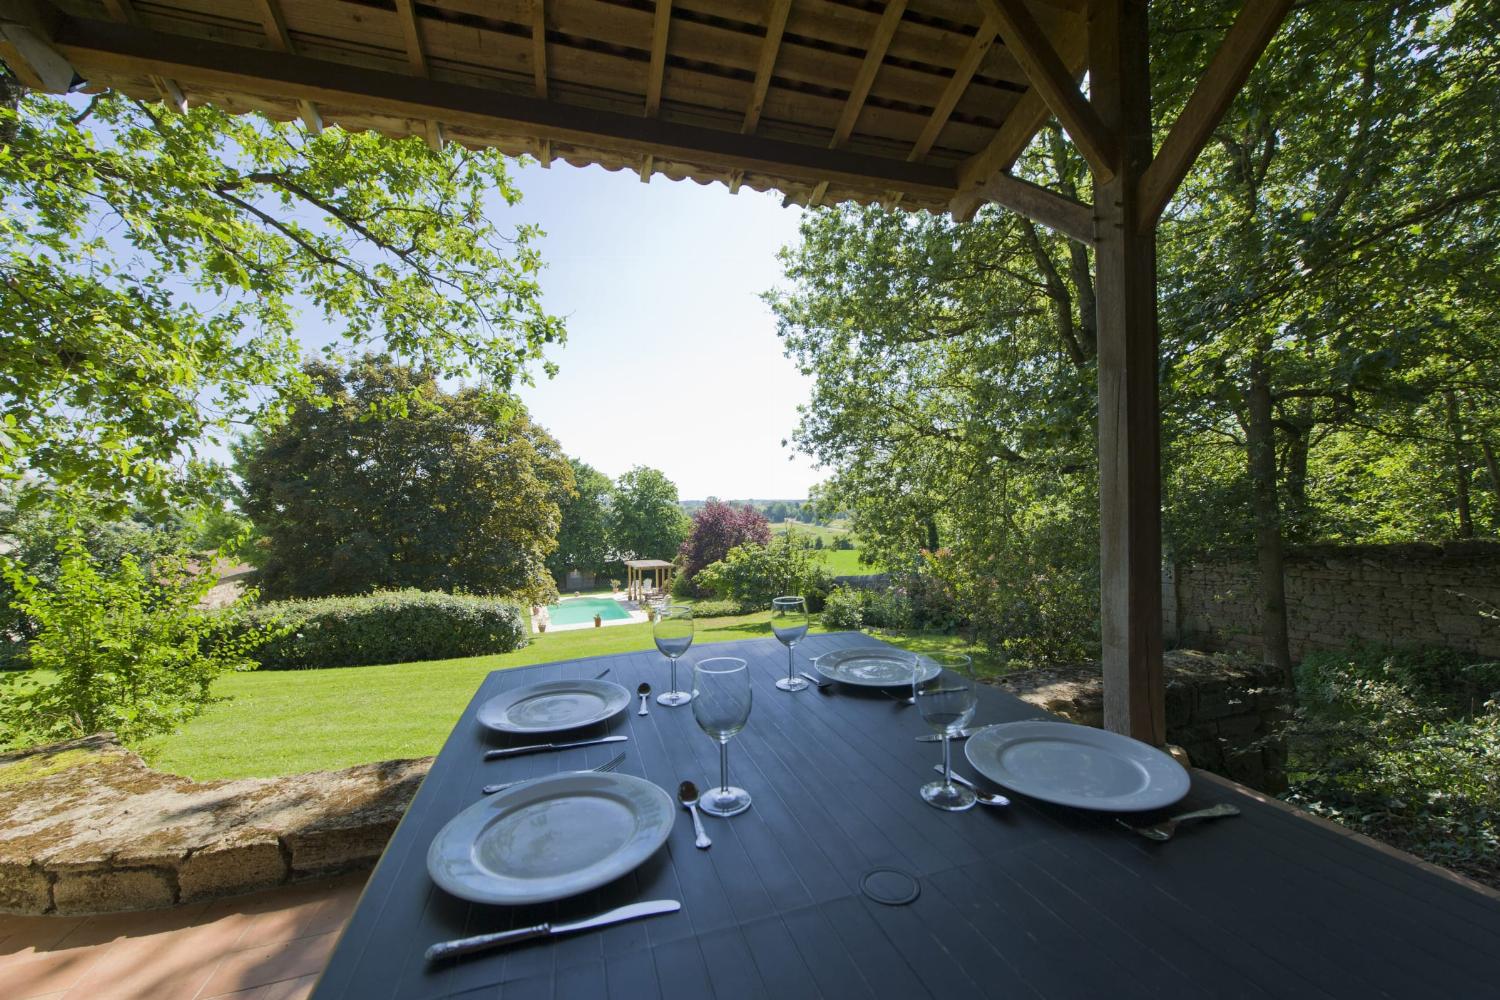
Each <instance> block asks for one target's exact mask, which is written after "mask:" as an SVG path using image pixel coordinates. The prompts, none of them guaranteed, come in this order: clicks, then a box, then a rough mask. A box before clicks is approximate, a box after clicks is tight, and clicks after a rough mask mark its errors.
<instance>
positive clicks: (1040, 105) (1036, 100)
mask: <svg viewBox="0 0 1500 1000" xmlns="http://www.w3.org/2000/svg"><path fill="white" fill-rule="evenodd" d="M1058 55H1060V56H1061V57H1062V60H1063V63H1064V64H1065V65H1066V66H1067V67H1068V70H1069V72H1071V73H1072V74H1073V79H1074V80H1075V81H1076V80H1078V79H1080V78H1082V76H1083V69H1084V66H1085V64H1086V62H1087V59H1088V46H1087V38H1086V36H1085V34H1084V32H1082V31H1077V32H1073V33H1070V34H1068V35H1065V36H1063V38H1062V39H1061V40H1060V42H1059V45H1058ZM1051 117H1052V112H1051V110H1050V109H1049V108H1048V107H1047V102H1046V101H1044V100H1042V97H1041V94H1039V93H1037V89H1036V88H1035V87H1032V88H1031V89H1030V90H1028V91H1027V92H1026V93H1025V95H1024V96H1022V98H1021V99H1020V100H1019V101H1017V102H1016V106H1015V107H1014V108H1012V109H1011V112H1010V114H1009V115H1008V116H1007V117H1006V119H1005V122H1004V124H1002V125H1001V126H1000V129H999V131H997V132H996V133H995V136H994V138H993V139H991V140H990V143H989V145H988V146H986V147H985V148H984V149H982V150H980V151H979V152H977V153H975V154H974V155H973V156H971V157H969V158H968V159H967V160H965V161H964V162H962V163H960V164H959V165H958V188H959V191H960V192H962V191H964V190H967V189H969V188H974V187H978V186H979V185H981V184H983V183H984V182H985V181H987V180H989V179H990V178H991V177H993V176H995V175H996V174H1001V173H1008V172H1009V171H1010V168H1011V167H1013V166H1015V163H1016V160H1017V159H1019V158H1020V156H1021V152H1022V151H1023V150H1025V148H1026V147H1027V146H1028V145H1029V144H1030V143H1031V140H1032V138H1033V137H1035V135H1036V134H1037V133H1038V132H1040V131H1041V129H1042V126H1043V125H1045V124H1047V119H1049V118H1051ZM975 207H976V208H977V207H978V206H977V205H975ZM955 218H958V217H957V216H955ZM958 221H960V222H966V221H968V220H967V219H962V218H959V219H958Z"/></svg>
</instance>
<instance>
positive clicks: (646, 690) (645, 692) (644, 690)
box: [635, 681, 651, 715]
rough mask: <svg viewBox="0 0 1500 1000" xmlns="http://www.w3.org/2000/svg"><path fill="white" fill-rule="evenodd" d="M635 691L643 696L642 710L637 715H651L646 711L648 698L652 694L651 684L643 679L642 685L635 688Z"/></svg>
mask: <svg viewBox="0 0 1500 1000" xmlns="http://www.w3.org/2000/svg"><path fill="white" fill-rule="evenodd" d="M635 693H636V694H638V695H640V696H641V710H640V711H639V712H637V713H635V714H636V715H650V714H651V713H649V712H647V711H646V699H647V698H648V697H649V696H650V695H651V685H650V684H647V683H646V682H645V681H641V686H640V687H638V688H636V689H635Z"/></svg>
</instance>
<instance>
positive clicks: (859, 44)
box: [0, 0, 1291, 744]
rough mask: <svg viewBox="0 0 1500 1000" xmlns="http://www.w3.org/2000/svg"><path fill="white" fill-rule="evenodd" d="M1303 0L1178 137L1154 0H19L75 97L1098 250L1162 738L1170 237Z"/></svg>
mask: <svg viewBox="0 0 1500 1000" xmlns="http://www.w3.org/2000/svg"><path fill="white" fill-rule="evenodd" d="M1290 6H1291V0H1245V2H1244V4H1243V7H1242V9H1241V10H1240V13H1239V15H1238V17H1237V18H1236V19H1235V21H1234V23H1233V25H1232V26H1231V27H1230V28H1229V31H1228V33H1227V35H1226V37H1225V38H1224V40H1223V42H1222V44H1221V45H1220V47H1219V49H1218V51H1217V53H1216V54H1215V55H1214V56H1213V58H1212V59H1211V60H1210V62H1209V63H1208V65H1207V66H1206V67H1205V68H1204V69H1203V71H1202V74H1201V77H1200V79H1199V80H1198V81H1197V84H1196V89H1195V90H1194V92H1193V94H1192V97H1191V98H1190V100H1189V101H1188V103H1187V105H1186V107H1185V108H1184V110H1183V112H1182V114H1181V115H1180V116H1179V117H1178V119H1177V120H1176V121H1175V122H1173V123H1172V124H1171V127H1170V129H1169V130H1168V132H1167V135H1166V138H1165V140H1164V141H1163V142H1162V144H1161V146H1160V148H1159V149H1153V141H1152V121H1151V113H1150V66H1149V65H1148V63H1149V56H1148V41H1149V33H1148V32H1149V28H1148V23H1147V21H1148V10H1147V8H1148V3H1147V0H0V38H3V44H0V55H3V57H4V58H5V60H6V62H7V63H8V64H9V65H10V66H12V67H13V68H14V69H15V70H16V72H17V73H18V74H19V75H20V76H21V77H22V80H23V82H25V83H27V84H28V85H31V86H33V87H43V88H46V89H49V90H53V91H62V90H67V89H69V88H74V87H77V86H80V85H86V86H88V87H90V88H97V87H114V88H118V89H120V90H122V91H124V92H126V93H129V94H132V95H135V96H137V97H143V98H156V97H160V98H162V99H164V100H165V101H167V103H169V104H171V105H175V106H177V107H185V106H187V105H189V104H196V103H199V102H211V103H214V104H217V105H219V106H221V107H224V108H226V109H229V110H232V111H251V110H255V111H262V112H265V113H267V114H269V115H271V116H274V117H277V118H282V119H291V118H294V117H300V118H301V119H302V120H303V121H304V122H306V123H307V125H308V127H309V128H312V129H315V130H316V129H319V128H322V127H323V126H324V125H325V124H330V125H331V124H336V125H339V126H340V127H343V128H347V129H378V130H380V131H382V132H386V133H389V134H392V135H420V136H423V137H425V138H426V140H427V141H428V142H429V143H432V144H433V145H435V146H436V145H441V144H442V143H444V142H460V143H463V144H465V145H471V146H493V147H496V148H498V149H501V150H503V151H505V152H507V153H512V154H521V153H527V154H530V155H532V156H535V157H536V158H538V159H539V160H541V162H542V163H543V164H550V163H551V161H552V160H554V159H563V160H566V161H567V162H569V163H574V164H600V165H603V166H605V167H607V168H610V169H622V168H624V169H630V170H635V171H638V172H639V173H640V176H641V179H642V180H643V181H644V180H649V179H650V178H651V177H652V176H654V175H656V174H661V175H664V176H667V177H670V178H673V179H681V178H691V179H693V180H695V181H698V182H700V183H707V182H709V181H714V180H717V181H722V182H723V183H724V184H726V185H727V186H728V188H729V189H730V190H731V191H735V190H738V189H739V188H740V187H741V186H748V187H750V188H753V189H755V190H771V189H775V190H778V191H781V192H782V193H783V194H784V195H785V196H786V199H787V200H788V202H792V203H796V204H800V205H808V206H813V205H828V204H833V203H836V202H841V201H856V202H861V203H874V202H878V203H881V204H885V205H888V206H900V207H903V208H909V209H926V210H931V211H951V212H953V213H954V215H955V216H957V217H959V218H961V219H963V218H968V217H970V216H971V215H972V214H973V212H974V211H975V210H976V209H977V207H978V206H979V205H980V204H982V203H983V202H986V201H992V202H997V203H999V204H1001V205H1004V206H1006V207H1008V208H1010V209H1013V210H1015V211H1018V212H1021V213H1023V214H1025V215H1026V216H1028V217H1030V218H1032V219H1034V220H1036V221H1038V222H1040V223H1043V224H1045V225H1047V226H1049V227H1051V228H1053V229H1055V230H1057V231H1059V232H1061V233H1063V234H1065V235H1066V236H1068V237H1070V238H1072V239H1074V240H1078V241H1080V242H1083V243H1086V244H1087V245H1089V246H1090V247H1092V248H1093V250H1094V254H1095V261H1096V266H1097V278H1096V297H1097V303H1098V313H1099V315H1098V341H1099V351H1098V366H1099V368H1098V378H1099V460H1100V508H1101V515H1102V516H1101V539H1100V545H1101V557H1102V566H1103V571H1102V575H1103V581H1102V586H1103V593H1102V598H1103V603H1102V608H1103V611H1102V636H1103V659H1104V684H1105V724H1106V725H1107V726H1108V727H1109V728H1111V729H1114V730H1116V731H1119V732H1125V733H1129V734H1131V735H1133V736H1135V737H1137V738H1139V739H1143V740H1146V741H1148V742H1151V743H1156V744H1160V743H1162V742H1163V741H1164V739H1165V707H1164V687H1163V682H1162V668H1161V653H1162V641H1161V525H1160V521H1161V482H1160V480H1161V470H1160V465H1161V463H1160V455H1159V442H1158V423H1159V406H1158V401H1157V385H1156V369H1157V354H1158V344H1157V341H1158V337H1157V325H1156V324H1157V319H1156V223H1157V219H1158V217H1159V216H1160V214H1161V212H1162V210H1163V208H1164V207H1165V206H1166V204H1167V202H1168V200H1169V199H1170V198H1171V197H1172V194H1173V193H1174V192H1175V190H1176V189H1177V186H1178V184H1179V183H1180V182H1181V181H1182V179H1183V177H1184V176H1185V175H1186V174H1187V172H1188V170H1189V168H1190V167H1191V166H1192V163H1193V161H1194V160H1195V158H1196V157H1197V155H1198V153H1199V152H1200V151H1201V149H1202V148H1203V146H1204V144H1205V143H1206V142H1207V140H1208V137H1209V134H1210V132H1211V130H1212V129H1213V128H1214V126H1215V125H1216V124H1217V123H1218V121H1219V119H1220V117H1221V116H1222V114H1223V113H1224V111H1225V109H1226V108H1227V107H1228V105H1229V102H1230V101H1231V100H1232V99H1233V97H1234V96H1235V94H1236V93H1237V92H1238V91H1239V89H1240V88H1241V87H1242V86H1243V84H1244V81H1245V79H1246V78H1247V77H1248V75H1249V73H1250V71H1251V69H1252V68H1253V66H1254V64H1255V62H1256V60H1257V59H1258V58H1259V56H1260V54H1261V52H1262V51H1263V50H1264V48H1265V46H1266V44H1267V43H1268V42H1269V41H1270V39H1271V37H1272V35H1273V34H1274V33H1275V31H1276V29H1277V27H1278V26H1279V24H1280V23H1281V21H1282V19H1283V18H1284V17H1285V16H1286V13H1287V11H1288V9H1289V8H1290ZM1085 74H1087V79H1088V88H1087V90H1088V92H1087V95H1085V93H1084V91H1083V90H1082V89H1081V87H1080V81H1081V80H1083V78H1084V76H1085ZM1052 117H1056V118H1057V120H1058V121H1059V122H1060V123H1061V125H1062V127H1063V128H1064V129H1065V131H1066V132H1067V134H1068V136H1069V137H1070V138H1071V140H1072V142H1073V143H1074V144H1075V146H1076V147H1077V148H1078V150H1079V151H1080V153H1081V154H1082V155H1083V157H1084V158H1085V159H1086V160H1087V162H1088V164H1089V167H1090V170H1091V171H1092V174H1093V180H1094V203H1093V204H1092V205H1087V204H1083V203H1081V202H1079V201H1076V200H1073V199H1071V198H1068V197H1065V196H1064V195H1062V194H1060V193H1058V192H1056V191H1052V190H1049V189H1047V188H1044V187H1040V186H1037V185H1035V184H1031V183H1028V182H1026V181H1024V180H1022V179H1020V178H1017V177H1014V176H1012V175H1011V173H1010V170H1011V167H1012V166H1013V165H1014V164H1015V162H1016V160H1017V158H1018V157H1019V156H1020V154H1021V152H1022V150H1023V149H1024V148H1025V147H1026V146H1027V144H1028V143H1029V142H1030V141H1031V139H1032V137H1033V136H1034V135H1035V134H1036V133H1037V131H1038V130H1039V129H1040V128H1041V127H1042V126H1043V124H1045V123H1046V122H1047V121H1048V120H1049V119H1050V118H1052Z"/></svg>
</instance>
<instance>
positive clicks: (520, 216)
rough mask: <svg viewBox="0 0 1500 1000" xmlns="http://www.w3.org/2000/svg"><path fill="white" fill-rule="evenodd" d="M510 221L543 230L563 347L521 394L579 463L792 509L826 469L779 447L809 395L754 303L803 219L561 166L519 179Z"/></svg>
mask: <svg viewBox="0 0 1500 1000" xmlns="http://www.w3.org/2000/svg"><path fill="white" fill-rule="evenodd" d="M514 176H515V178H516V181H517V183H518V185H519V187H520V188H521V191H522V192H523V195H524V198H523V200H522V202H521V204H520V205H519V206H517V207H516V208H515V209H512V210H509V212H508V215H507V216H506V218H505V219H502V220H497V221H501V222H509V223H511V224H514V223H518V222H523V221H524V222H535V223H538V224H539V225H540V226H541V227H542V228H543V229H544V230H546V232H547V237H546V239H545V240H544V241H543V243H542V256H543V259H544V260H545V261H546V262H547V270H546V271H545V272H544V273H543V275H542V288H543V295H544V299H545V302H546V305H547V308H548V309H549V310H550V311H551V312H553V313H554V314H557V315H560V316H562V317H564V318H565V320H566V321H567V326H568V343H567V345H566V346H564V347H563V348H561V349H556V350H554V351H553V352H552V354H551V357H552V359H553V360H555V361H556V362H557V363H558V365H559V366H560V371H559V373H558V375H557V377H556V378H555V379H552V380H550V381H547V380H545V376H544V375H541V374H539V375H538V383H537V386H536V388H532V389H523V390H522V392H521V396H522V398H523V400H524V401H525V402H526V405H527V406H528V407H529V408H530V409H531V412H532V415H533V416H534V417H535V419H536V420H537V421H538V422H539V423H541V424H542V425H543V426H545V427H547V428H548V429H549V430H550V431H551V432H552V433H553V434H554V435H556V437H557V438H558V440H559V441H561V442H562V445H563V448H564V449H565V450H566V451H567V452H568V454H570V455H575V456H577V457H579V458H581V459H583V460H584V461H586V462H588V463H589V464H590V465H593V466H594V467H596V468H598V469H599V470H600V471H602V472H604V473H606V474H607V475H610V476H618V475H619V474H620V473H622V472H624V471H625V470H627V469H629V468H630V467H631V466H633V465H651V466H655V467H656V468H659V469H661V470H662V471H663V472H665V473H666V474H667V476H668V477H670V478H671V479H672V480H673V481H674V482H676V483H677V486H678V489H679V490H680V492H681V495H682V497H683V498H684V499H701V498H704V497H707V496H718V497H723V498H726V499H727V498H747V497H760V498H794V497H803V496H806V495H807V490H808V487H809V486H811V485H812V484H813V483H815V482H817V481H818V480H819V479H821V478H823V474H822V473H820V472H818V471H816V470H815V469H814V468H813V467H812V466H811V464H810V463H809V461H808V460H807V459H806V458H805V457H803V456H800V455H799V456H795V457H794V458H793V459H792V460H791V461H789V460H788V459H789V457H790V456H791V455H792V453H791V451H790V450H789V449H787V448H784V447H782V444H781V441H782V439H783V438H786V437H789V436H790V434H791V432H792V429H793V427H794V426H795V425H796V422H797V405H798V404H799V403H801V402H804V401H805V400H806V399H807V398H808V397H809V395H810V385H809V383H808V380H806V379H805V378H804V377H803V376H802V375H800V374H799V373H798V372H797V370H796V368H795V367H794V366H793V364H792V362H791V361H790V360H788V359H787V358H785V357H783V356H782V353H781V344H780V341H779V340H778V339H777V337H776V324H775V321H774V319H773V318H772V316H771V313H770V310H769V309H768V308H767V307H766V306H765V304H764V303H762V302H761V301H760V298H759V296H760V294H761V293H762V292H764V291H766V290H767V289H770V288H772V287H774V286H775V285H777V284H778V283H780V282H781V280H782V279H781V269H780V266H779V264H778V262H777V260H776V256H775V255H776V251H777V250H778V249H780V248H781V247H782V246H784V245H786V244H788V243H792V242H794V241H795V240H796V235H797V224H798V221H799V220H800V218H801V210H800V209H797V208H782V207H781V198H780V196H779V195H770V194H758V193H756V192H754V191H750V190H749V189H742V190H741V191H740V192H739V193H738V194H735V195H730V194H729V192H728V190H726V189H725V187H724V186H723V185H722V184H712V185H708V186H700V185H698V184H695V183H693V182H692V181H671V180H668V179H667V178H664V177H659V176H658V177H654V178H652V180H651V183H650V184H642V183H641V180H640V177H639V176H638V175H636V174H634V173H630V172H626V171H619V172H615V173H611V172H609V171H606V170H603V169H602V168H599V167H584V168H579V167H572V166H569V165H568V164H566V163H562V162H558V163H556V164H554V166H553V167H552V168H551V169H550V170H549V169H543V168H542V167H540V166H538V165H535V164H532V165H530V166H527V167H523V168H519V169H516V170H514Z"/></svg>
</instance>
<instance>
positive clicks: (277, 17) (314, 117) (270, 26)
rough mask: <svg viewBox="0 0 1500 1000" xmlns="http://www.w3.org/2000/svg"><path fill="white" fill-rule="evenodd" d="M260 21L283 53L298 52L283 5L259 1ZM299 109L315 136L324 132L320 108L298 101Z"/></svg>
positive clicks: (268, 35) (270, 1) (268, 0)
mask: <svg viewBox="0 0 1500 1000" xmlns="http://www.w3.org/2000/svg"><path fill="white" fill-rule="evenodd" d="M259 2H260V20H261V24H263V25H264V26H265V29H266V37H267V38H269V39H270V40H271V44H273V45H275V46H276V47H277V48H279V49H280V50H281V51H283V52H296V51H297V47H296V46H295V45H293V44H292V36H291V33H290V32H288V31H287V30H286V18H285V16H283V15H282V13H281V4H280V3H278V2H277V0H259ZM297 108H298V111H299V112H300V114H301V116H302V123H303V124H304V125H306V126H307V130H308V131H309V132H311V133H312V134H313V135H317V134H318V133H319V132H321V131H323V115H322V114H321V113H320V112H319V111H318V106H317V105H316V104H314V103H313V102H312V101H298V102H297Z"/></svg>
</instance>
